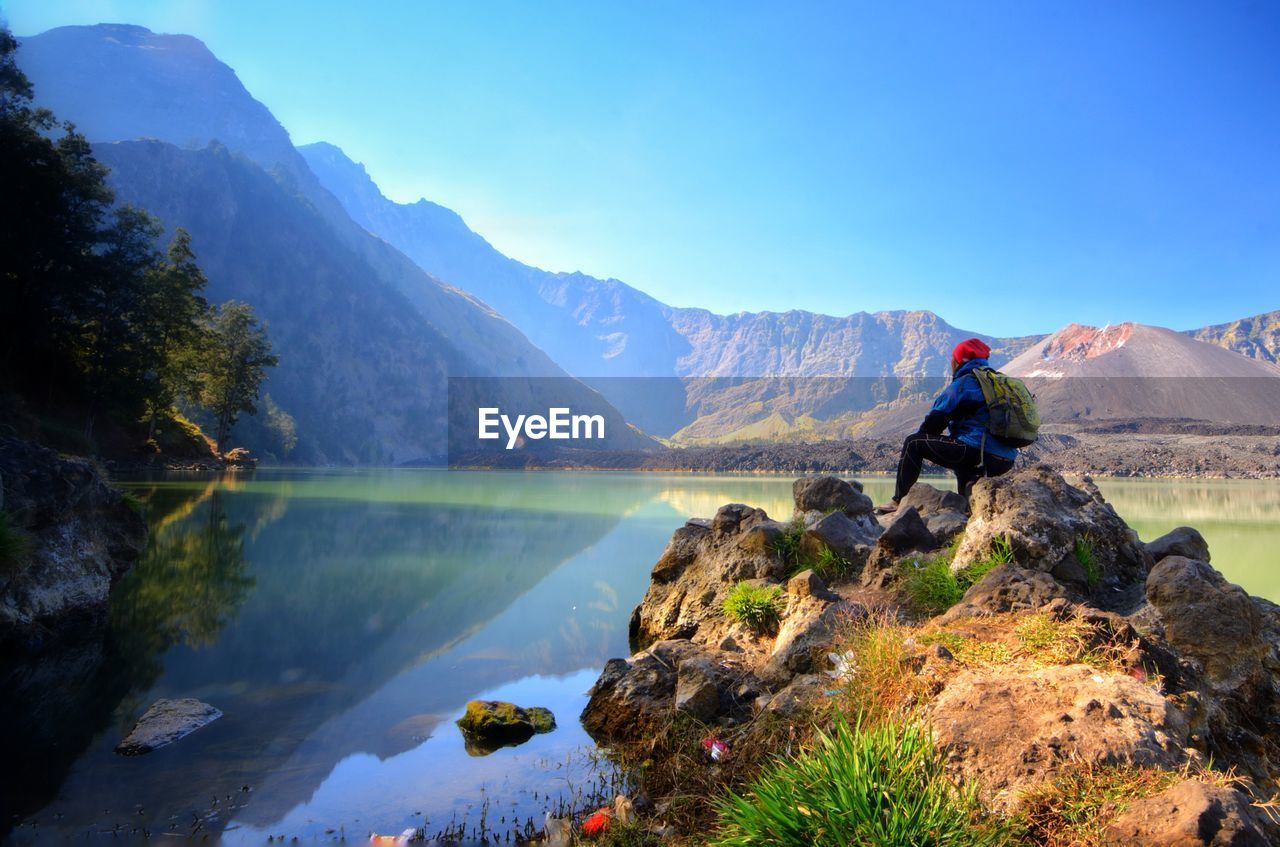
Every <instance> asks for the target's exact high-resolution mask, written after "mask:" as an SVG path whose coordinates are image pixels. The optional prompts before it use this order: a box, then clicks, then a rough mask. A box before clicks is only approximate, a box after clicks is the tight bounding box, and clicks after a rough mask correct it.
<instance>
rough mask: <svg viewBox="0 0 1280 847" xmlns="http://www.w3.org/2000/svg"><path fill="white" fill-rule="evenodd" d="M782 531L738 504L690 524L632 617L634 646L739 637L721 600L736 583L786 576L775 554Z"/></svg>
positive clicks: (660, 564)
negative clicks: (671, 640)
mask: <svg viewBox="0 0 1280 847" xmlns="http://www.w3.org/2000/svg"><path fill="white" fill-rule="evenodd" d="M786 530H787V526H786V525H785V524H781V523H778V522H777V521H775V520H772V519H770V517H769V515H768V514H766V513H765V511H764V510H763V509H753V508H751V507H750V506H744V505H742V504H741V503H731V504H729V505H727V506H722V507H721V508H720V510H719V511H717V512H716V515H715V517H714V518H713V519H712V520H711V521H710V523H709V525H708V524H707V523H705V522H697V521H690V522H689V523H686V524H685V525H684V526H682V527H680V529H678V530H676V531H675V533H674V534H673V535H672V536H671V541H670V542H669V543H668V544H667V549H666V550H665V551H663V553H662V557H661V558H659V559H658V562H657V564H655V565H654V566H653V573H652V574H651V582H650V584H649V590H648V591H647V592H646V593H645V596H644V599H643V600H642V601H641V602H640V605H638V606H636V608H635V611H634V612H633V613H632V615H631V624H630V636H631V641H632V644H633V646H637V647H645V646H648V645H649V644H652V643H653V642H655V641H662V640H670V639H679V638H689V639H694V640H696V641H698V643H700V644H703V645H705V646H712V645H714V644H717V643H719V642H720V641H721V640H722V639H723V638H724V637H725V636H726V635H735V636H736V635H739V634H740V633H739V627H738V626H737V625H736V624H734V623H733V622H732V621H729V620H728V619H727V618H726V617H725V615H724V613H723V611H722V610H721V606H722V604H723V603H724V599H725V597H726V596H727V595H728V593H729V591H730V590H731V589H732V588H733V587H734V586H735V585H737V584H738V583H739V582H742V581H745V580H767V581H772V582H773V583H778V582H780V581H781V580H782V579H784V578H785V577H786V576H787V565H786V563H785V562H784V561H783V560H782V558H781V557H780V556H779V555H778V554H777V553H776V552H775V550H774V547H775V545H776V544H777V541H778V539H779V538H780V537H781V536H782V534H783V533H784V532H785V531H786Z"/></svg>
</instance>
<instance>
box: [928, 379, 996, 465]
mask: <svg viewBox="0 0 1280 847" xmlns="http://www.w3.org/2000/svg"><path fill="white" fill-rule="evenodd" d="M989 367H991V366H990V365H989V364H987V360H986V359H970V360H969V361H967V362H965V363H964V364H963V365H961V366H960V367H959V368H958V369H957V370H956V372H955V376H953V377H952V378H951V384H950V385H948V386H947V387H946V388H944V389H943V390H942V393H941V394H939V395H938V399H936V400H934V401H933V409H932V410H931V411H930V412H929V415H928V417H926V418H925V419H924V423H923V424H921V426H920V431H921V432H927V433H930V434H931V435H938V434H940V433H941V432H942V430H943V428H944V427H946V428H949V429H950V432H951V437H952V438H954V439H956V440H957V441H960V442H962V443H964V444H968V445H969V446H970V447H976V448H979V449H985V450H986V452H988V453H990V454H991V455H993V456H999V457H1000V458H1002V459H1009V460H1010V461H1012V460H1013V459H1016V458H1017V457H1018V448H1017V447H1014V446H1013V445H1012V444H1010V443H1008V442H1007V441H1005V440H1004V439H1002V438H997V437H996V436H994V435H992V434H991V433H989V432H987V420H988V418H989V417H990V415H989V413H988V412H987V401H986V398H984V397H983V396H982V387H981V386H980V385H978V378H977V377H976V376H974V375H973V371H974V369H975V368H989ZM984 437H985V438H986V446H985V448H984V447H983V442H982V439H983V438H984Z"/></svg>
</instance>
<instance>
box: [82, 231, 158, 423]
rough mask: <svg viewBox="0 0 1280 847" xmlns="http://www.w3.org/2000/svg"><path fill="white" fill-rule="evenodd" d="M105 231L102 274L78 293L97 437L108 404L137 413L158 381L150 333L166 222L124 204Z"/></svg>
mask: <svg viewBox="0 0 1280 847" xmlns="http://www.w3.org/2000/svg"><path fill="white" fill-rule="evenodd" d="M114 217H115V222H114V223H113V224H112V226H111V228H110V229H109V230H107V231H106V233H105V236H106V238H105V244H104V249H103V250H102V252H101V255H100V259H101V262H100V268H99V273H96V274H94V275H93V276H90V277H88V278H86V279H84V280H82V282H81V285H80V287H79V290H78V291H77V292H76V299H77V301H78V302H77V303H76V309H75V312H74V314H75V317H76V320H75V323H76V324H77V330H78V332H77V336H78V337H77V339H76V345H75V355H76V359H77V361H78V363H79V365H80V369H81V371H82V372H83V374H84V377H85V385H86V387H87V390H88V398H89V404H88V413H87V423H86V424H85V434H86V435H88V436H90V437H92V436H93V427H94V423H95V420H96V417H97V415H98V414H99V413H100V412H101V411H102V409H103V406H104V404H106V403H110V404H111V406H113V407H115V408H118V409H122V410H124V411H125V412H126V414H128V413H129V412H134V413H135V414H136V412H137V410H138V408H139V406H140V405H141V403H142V402H143V401H144V400H145V397H146V394H147V393H148V392H147V383H148V381H149V379H153V378H154V373H155V372H154V366H155V364H156V359H157V353H156V351H155V350H154V349H152V346H151V342H152V339H151V338H149V337H148V333H147V332H146V325H147V320H148V318H149V307H150V303H149V300H150V297H149V294H150V291H149V288H150V287H151V285H152V284H153V283H154V281H155V277H156V274H155V273H154V269H155V268H156V266H157V265H158V264H159V263H160V257H159V254H158V252H157V251H156V246H155V244H156V239H157V238H159V236H160V232H161V228H160V223H159V221H157V220H156V219H155V218H153V217H151V216H150V215H149V214H147V213H146V212H144V211H142V210H141V209H135V208H133V207H131V206H123V207H121V208H119V209H117V210H116V211H115V215H114Z"/></svg>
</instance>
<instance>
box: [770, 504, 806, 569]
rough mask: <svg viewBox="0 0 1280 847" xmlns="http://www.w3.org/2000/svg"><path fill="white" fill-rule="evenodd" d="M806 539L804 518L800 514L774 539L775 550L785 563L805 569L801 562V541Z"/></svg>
mask: <svg viewBox="0 0 1280 847" xmlns="http://www.w3.org/2000/svg"><path fill="white" fill-rule="evenodd" d="M803 539H804V520H803V518H801V517H800V516H799V515H797V516H796V517H795V519H794V520H792V521H791V523H789V524H788V525H787V528H786V530H784V531H783V533H782V534H781V535H779V536H778V537H777V538H775V539H774V541H773V552H775V553H777V554H778V557H779V558H781V559H782V562H783V564H785V565H787V566H788V567H789V568H791V569H792V570H803V569H804V568H803V567H801V563H800V542H801V541H802V540H803Z"/></svg>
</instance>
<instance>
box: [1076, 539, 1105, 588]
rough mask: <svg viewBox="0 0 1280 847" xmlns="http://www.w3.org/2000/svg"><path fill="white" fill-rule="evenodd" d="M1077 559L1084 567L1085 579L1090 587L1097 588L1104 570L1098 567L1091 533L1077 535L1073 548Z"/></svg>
mask: <svg viewBox="0 0 1280 847" xmlns="http://www.w3.org/2000/svg"><path fill="white" fill-rule="evenodd" d="M1072 552H1074V553H1075V556H1076V561H1077V562H1079V563H1080V567H1082V568H1084V576H1085V581H1086V582H1088V583H1089V587H1090V588H1097V587H1098V583H1099V582H1101V581H1102V570H1101V569H1100V568H1099V567H1098V560H1097V557H1096V556H1094V554H1093V539H1092V538H1091V537H1090V536H1089V535H1077V536H1076V541H1075V546H1074V548H1073V550H1072Z"/></svg>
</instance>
